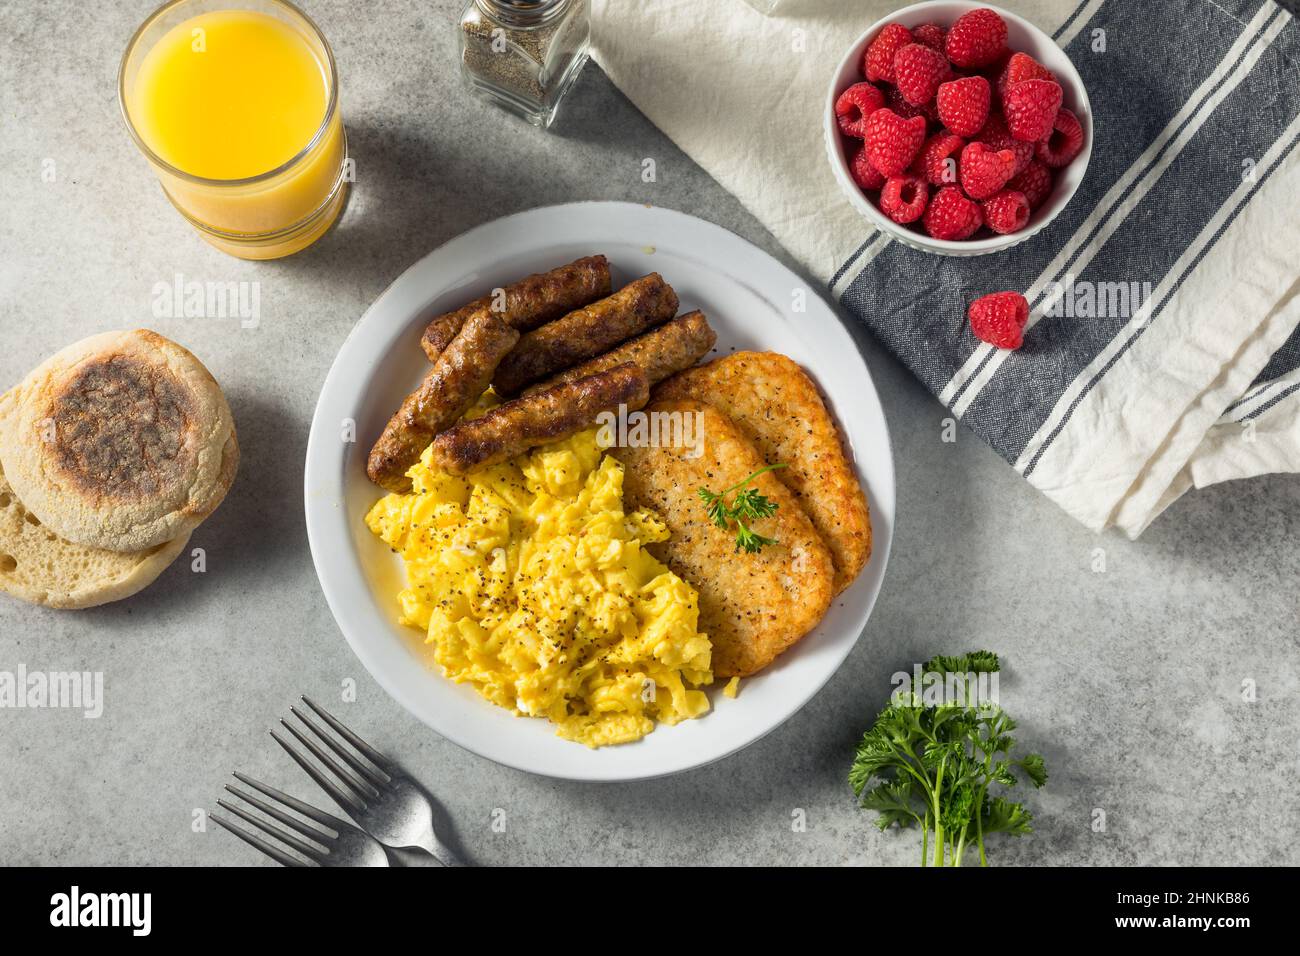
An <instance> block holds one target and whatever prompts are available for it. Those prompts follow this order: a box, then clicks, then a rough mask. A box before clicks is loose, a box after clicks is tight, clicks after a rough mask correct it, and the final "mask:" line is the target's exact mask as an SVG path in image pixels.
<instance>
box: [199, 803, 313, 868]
mask: <svg viewBox="0 0 1300 956" xmlns="http://www.w3.org/2000/svg"><path fill="white" fill-rule="evenodd" d="M208 819H209V820H211V821H212V822H213V823H215V824H217V825H218V826H220V827H221V828H222V829H225V830H228V831H229V832H231V833H233V834H234V835H235V836H237V837H239V839H241V840H243V841H244V842H245V843H247V844H248V845H249V846H251V847H253V848H254V849H256V850H261V851H262V852H263V853H265V854H266V855H267V856H269V857H270V858H271V859H273V860H275V862H276V863H279V864H280V865H281V866H306V865H307V864H306V863H304V862H303V861H302V860H299V859H295V858H294V857H291V856H290V855H289V854H287V853H285V852H284V851H283V850H281V849H280V848H279V847H275V846H272V845H271V844H269V843H267V842H266V841H265V840H263V839H262V838H261V837H260V836H258V835H257V834H256V833H249V832H248V831H247V830H245V829H244V828H243V827H241V826H236V825H235V824H233V823H229V822H227V821H225V820H223V819H221V817H219V816H217V815H216V814H215V813H209V814H208Z"/></svg>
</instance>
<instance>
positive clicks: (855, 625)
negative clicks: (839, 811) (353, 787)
mask: <svg viewBox="0 0 1300 956" xmlns="http://www.w3.org/2000/svg"><path fill="white" fill-rule="evenodd" d="M596 252H601V253H605V254H606V255H608V256H609V260H610V263H611V266H612V268H613V271H614V281H615V283H616V285H622V284H623V283H625V282H627V281H628V280H630V279H632V278H634V277H636V276H639V275H644V274H645V273H647V272H652V271H658V272H661V273H662V274H663V276H664V278H665V279H666V280H668V281H669V282H670V283H672V285H673V287H674V288H675V289H676V290H677V294H678V296H679V297H680V298H681V310H682V311H683V312H686V311H689V310H691V309H697V308H698V309H701V310H703V311H704V313H705V315H707V316H708V317H709V323H710V324H711V325H712V326H713V328H714V330H715V331H716V332H717V333H718V343H717V354H720V355H725V354H727V353H728V352H729V351H731V350H733V349H773V350H776V351H780V352H784V353H785V354H787V355H789V356H790V357H791V358H793V359H794V360H795V361H796V362H798V363H799V364H800V365H802V366H803V367H804V368H805V369H807V370H808V372H809V373H810V374H811V375H812V377H813V378H814V379H815V380H816V381H817V384H818V385H819V386H820V387H821V389H822V391H823V393H824V394H825V396H826V398H827V401H828V404H829V406H830V409H831V412H832V414H834V415H835V416H836V418H837V419H838V420H839V423H840V425H841V428H842V429H843V432H844V436H845V438H846V439H847V441H848V444H849V446H850V448H851V450H852V453H853V457H854V461H855V463H856V465H857V468H858V472H859V474H860V476H861V480H862V484H863V487H864V488H865V489H866V492H867V497H868V501H869V504H870V506H871V524H872V538H873V549H872V555H871V560H870V561H869V562H868V564H867V566H866V568H864V569H863V571H862V573H861V574H860V575H859V576H858V579H857V580H856V581H854V582H853V584H852V585H851V586H850V587H849V588H848V589H847V590H845V591H844V593H842V594H840V595H839V596H838V597H836V598H835V601H834V603H833V604H832V606H831V609H830V611H829V612H828V613H827V614H826V616H825V617H824V618H823V619H822V621H821V622H820V623H819V624H818V625H817V627H816V628H815V629H814V630H813V631H812V632H811V633H810V634H808V635H807V636H806V637H804V638H803V639H802V640H801V641H800V642H799V643H798V644H797V645H796V646H795V647H792V648H791V649H790V650H789V651H787V652H786V653H785V654H782V655H781V657H780V659H779V660H777V661H776V662H775V663H773V664H772V665H771V666H770V667H768V668H765V669H764V670H763V672H762V673H760V674H756V675H754V676H753V677H751V678H746V679H745V680H743V681H741V687H740V694H739V696H738V697H736V698H735V699H734V700H730V699H727V698H724V697H723V696H722V695H721V693H719V692H718V689H719V688H720V686H721V682H719V683H718V684H715V685H714V689H712V690H711V691H710V696H711V698H712V700H713V711H712V712H711V713H709V714H706V715H705V716H703V717H701V718H699V719H697V720H687V721H683V722H682V723H680V724H678V725H677V726H675V727H659V728H658V729H657V730H655V731H654V733H652V734H650V735H649V736H648V737H646V738H645V739H644V740H639V741H637V742H636V743H632V744H624V745H622V746H619V747H607V748H602V749H600V750H588V749H587V748H586V747H583V746H581V745H580V744H575V743H572V742H570V741H567V740H561V739H560V738H559V737H557V736H555V728H554V726H552V725H551V724H549V723H548V722H547V721H545V720H539V719H530V718H526V717H514V716H512V715H511V713H510V712H509V711H506V710H503V709H502V708H500V707H496V706H494V705H493V704H490V703H488V702H487V701H486V700H484V699H483V698H482V697H480V696H479V695H478V694H476V693H475V692H474V691H473V690H472V689H471V688H470V687H469V686H468V685H464V684H453V683H452V682H451V681H449V680H447V679H446V678H445V677H443V676H442V674H441V673H440V672H439V671H438V670H437V668H436V667H435V666H434V665H433V664H432V663H431V662H430V660H429V654H428V652H427V649H426V648H425V647H424V646H423V645H422V643H421V638H422V637H423V635H421V634H420V633H419V632H418V631H415V630H413V629H411V628H403V627H399V626H398V624H397V603H396V594H397V592H398V590H399V589H400V588H401V587H403V582H404V580H405V575H404V572H403V569H402V566H401V561H400V560H399V559H398V558H397V556H396V555H394V554H392V553H391V552H390V551H389V549H388V548H387V547H386V546H385V545H384V544H383V543H382V542H381V541H380V540H379V539H378V538H376V537H375V536H374V535H373V534H371V533H370V532H369V531H368V530H367V529H366V527H365V524H364V522H363V518H364V516H365V514H366V512H367V511H368V510H369V508H370V506H371V505H372V504H373V503H374V502H375V501H376V500H377V499H378V498H379V497H381V495H382V492H381V491H380V490H379V489H378V488H376V487H375V486H374V485H372V484H370V482H369V481H368V480H367V479H366V474H365V461H366V453H367V451H368V449H369V444H368V443H369V442H370V441H373V440H374V437H375V436H376V435H378V433H379V431H380V430H381V429H382V428H383V426H384V423H385V422H386V421H387V420H388V416H389V415H391V414H392V411H393V409H394V408H396V407H397V406H398V404H400V402H401V400H402V398H403V396H404V395H405V394H406V393H407V392H408V391H410V390H411V389H412V388H413V387H414V386H415V385H416V384H417V383H418V382H419V381H420V379H421V377H422V376H424V375H425V374H426V373H427V371H428V368H429V365H428V362H427V360H426V359H425V358H424V353H423V352H421V351H420V346H419V340H420V333H421V332H422V331H423V328H424V321H422V319H421V316H428V315H429V314H431V313H436V312H441V311H446V310H447V309H450V308H456V307H457V306H459V305H462V304H463V303H465V302H467V301H469V300H471V299H474V298H476V297H477V296H479V295H481V294H483V292H485V291H486V290H488V289H492V288H495V287H497V286H499V285H504V284H506V283H508V282H512V281H514V280H515V279H518V278H519V277H520V276H524V275H527V274H529V273H532V272H539V271H542V270H544V269H551V268H554V267H555V266H557V265H559V264H560V263H563V262H569V261H571V260H573V259H576V258H577V257H578V256H583V255H590V254H592V253H596ZM801 292H802V293H806V295H801V294H799V293H801ZM354 431H355V438H354V437H353V432H354ZM305 492H306V512H307V533H308V536H309V538H310V541H311V552H312V558H313V560H314V561H315V563H316V573H317V575H318V576H319V578H320V583H321V589H322V590H323V591H324V592H325V598H326V600H327V601H328V602H329V606H330V610H331V611H332V612H333V614H334V618H335V620H336V621H337V622H338V625H339V629H340V630H341V631H342V632H343V634H344V636H345V637H346V638H347V640H348V642H349V643H350V644H351V645H352V649H353V650H354V651H355V652H356V655H357V657H358V658H360V660H361V662H362V664H364V665H365V667H366V669H367V670H368V671H369V672H370V673H371V674H372V675H373V676H374V678H375V680H376V681H378V682H379V684H380V686H382V687H383V688H384V689H385V690H386V691H388V693H389V694H390V695H392V697H393V698H394V699H395V700H397V701H398V702H399V703H400V704H402V706H404V707H405V708H406V709H407V710H409V711H410V712H411V713H412V714H414V715H415V716H416V717H418V718H419V719H420V720H422V721H424V722H425V723H426V724H428V726H429V727H431V728H432V729H433V730H434V731H436V732H438V733H439V734H441V735H442V736H443V737H446V738H447V739H449V740H452V741H454V742H455V743H457V744H460V745H461V746H462V747H464V748H466V749H467V750H471V751H473V752H475V753H477V754H481V755H482V756H485V757H488V758H490V759H492V760H495V761H497V762H498V763H502V764H505V765H507V766H510V767H516V768H518V769H520V770H526V771H529V772H531V773H538V774H545V775H547V776H552V777H564V778H569V779H575V780H635V779H641V778H646V777H655V776H660V775H663V774H667V773H674V772H676V771H679V770H686V769H688V768H690V767H697V766H700V765H701V764H705V763H709V762H710V761H713V760H717V759H719V758H721V757H724V756H726V755H727V754H729V753H733V752H734V751H736V750H739V749H740V748H741V747H744V746H747V745H748V744H751V743H753V742H754V741H755V740H757V739H759V738H760V737H762V736H763V735H764V734H766V733H767V732H768V731H770V730H772V729H773V728H775V727H777V726H779V725H780V724H781V723H782V722H783V721H785V720H786V719H787V718H788V717H789V716H790V715H791V714H793V713H794V712H795V711H797V710H798V709H799V708H800V707H802V706H803V705H804V704H805V703H806V702H807V701H808V700H809V699H810V698H811V697H812V696H813V695H814V694H815V693H817V691H818V690H819V689H820V688H821V687H822V685H823V684H825V683H826V681H827V680H829V679H830V676H831V675H832V674H833V673H835V670H836V668H838V667H839V666H840V664H841V663H842V662H843V661H844V658H845V657H846V656H847V655H848V653H849V651H850V650H852V649H853V646H854V644H856V643H857V641H858V638H859V637H860V636H861V635H862V633H863V630H864V628H866V625H867V617H868V615H870V613H871V608H872V605H873V604H874V603H875V600H876V595H877V594H878V593H879V592H880V585H881V581H882V580H883V578H884V574H885V563H886V561H888V559H889V542H890V536H891V531H892V529H893V524H894V463H893V458H892V457H891V454H890V447H889V432H888V429H887V428H886V425H885V416H884V411H883V410H882V409H881V406H880V400H879V399H878V398H877V397H876V390H875V388H874V387H873V386H872V384H871V375H870V373H869V372H868V371H867V367H866V364H865V363H864V362H863V359H862V355H861V353H860V352H859V351H858V349H857V348H856V347H855V346H854V343H853V339H852V338H851V337H850V336H849V332H848V330H847V329H846V328H845V327H844V325H843V324H842V323H841V322H840V320H839V319H838V318H837V317H836V315H835V313H834V312H833V311H832V310H831V308H830V306H828V305H827V304H826V303H825V302H824V301H822V300H821V299H820V298H819V297H818V296H817V295H816V293H815V292H813V291H812V290H808V289H806V288H805V286H804V283H803V281H802V280H801V279H799V277H798V276H796V275H795V274H794V273H793V272H791V271H790V270H789V269H786V268H785V267H784V266H782V265H781V264H780V263H778V262H777V261H776V260H775V259H773V258H772V257H771V256H769V255H768V254H767V253H765V252H763V251H762V250H760V249H758V248H757V247H755V246H752V245H750V244H749V243H748V242H745V241H744V240H743V239H741V238H740V237H739V236H736V235H734V234H733V233H730V232H727V231H726V230H725V229H723V228H722V227H720V226H715V225H713V224H711V223H707V222H704V221H703V220H701V219H696V218H695V217H694V216H688V215H686V214H684V213H680V212H674V211H672V210H670V209H660V208H656V207H651V206H646V205H643V204H641V203H614V202H600V203H596V202H591V203H571V204H569V205H564V206H547V207H544V208H541V209H532V210H529V211H527V212H522V213H518V214H516V215H513V216H508V217H506V218H504V219H498V220H496V221H494V222H490V223H486V224H485V225H482V226H479V227H478V228H476V229H472V230H470V231H469V232H467V233H465V234H464V235H461V236H458V237H457V238H455V239H453V240H451V241H450V242H448V243H447V244H446V245H444V246H442V247H441V248H439V249H436V250H434V251H433V252H431V253H429V255H427V256H425V257H424V258H423V259H421V260H420V261H419V262H417V263H416V264H415V265H413V266H411V268H410V269H408V270H407V271H406V272H405V273H404V274H403V275H402V276H400V277H399V278H398V279H397V280H396V281H395V282H394V283H393V284H392V285H391V286H389V288H388V290H387V291H386V292H384V294H383V295H381V296H380V297H379V298H378V299H376V300H375V302H374V304H373V305H372V306H371V307H370V309H369V310H367V312H366V314H365V315H364V316H363V317H362V318H361V320H360V321H359V322H358V323H357V325H356V327H355V328H354V329H353V330H352V334H351V335H349V336H348V339H347V341H346V342H344V343H343V347H342V348H341V349H340V350H339V354H338V356H337V358H336V359H335V360H334V365H333V367H332V368H331V369H330V372H329V375H328V377H327V378H326V379H325V385H324V387H323V388H322V389H321V395H320V401H319V403H318V404H317V406H316V415H315V417H314V418H313V420H312V427H311V437H310V440H309V441H308V444H307V467H306V480H305ZM876 636H877V638H878V639H880V640H884V641H887V640H888V639H889V638H888V635H876ZM800 743H802V742H793V745H796V746H797V745H799V744H800Z"/></svg>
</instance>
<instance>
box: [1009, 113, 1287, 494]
mask: <svg viewBox="0 0 1300 956" xmlns="http://www.w3.org/2000/svg"><path fill="white" fill-rule="evenodd" d="M1298 142H1300V136H1296V137H1293V138H1292V139H1291V142H1290V143H1289V144H1288V145H1287V147H1286V149H1285V150H1284V152H1283V154H1282V155H1281V156H1280V157H1279V158H1278V160H1277V162H1276V163H1274V164H1273V165H1272V166H1270V167H1269V168H1268V169H1267V170H1265V171H1264V172H1263V173H1261V174H1260V177H1259V181H1258V182H1256V183H1255V186H1254V188H1252V189H1251V190H1250V192H1249V193H1247V194H1246V196H1245V197H1244V198H1243V199H1242V201H1241V203H1240V204H1239V205H1238V206H1237V207H1236V208H1235V209H1234V210H1233V212H1232V214H1231V215H1230V216H1229V217H1228V219H1227V220H1226V221H1225V222H1224V223H1223V225H1222V226H1221V227H1220V228H1219V229H1218V231H1217V232H1216V233H1215V234H1214V237H1213V239H1212V240H1211V241H1210V243H1209V244H1208V245H1207V246H1206V247H1205V248H1204V249H1203V250H1201V253H1200V254H1199V255H1198V256H1197V257H1196V259H1195V261H1193V262H1192V263H1191V264H1190V265H1189V266H1188V267H1187V268H1186V269H1185V270H1184V271H1183V272H1182V273H1181V274H1180V275H1179V277H1178V281H1177V282H1176V283H1175V285H1174V287H1173V288H1172V289H1171V290H1170V292H1169V295H1168V296H1166V297H1165V299H1163V300H1162V301H1161V302H1160V303H1159V305H1157V306H1156V308H1155V309H1154V310H1153V315H1152V317H1151V320H1150V321H1149V322H1147V323H1146V324H1145V325H1143V326H1141V327H1139V328H1138V329H1136V330H1135V331H1134V332H1132V333H1131V334H1130V336H1129V338H1128V340H1127V341H1126V342H1125V343H1124V345H1123V347H1122V348H1120V350H1119V351H1118V352H1116V353H1115V355H1114V356H1113V357H1112V358H1111V359H1110V361H1108V362H1107V363H1106V365H1105V367H1104V368H1102V369H1101V370H1100V371H1099V372H1098V373H1097V374H1096V375H1094V376H1093V377H1092V378H1091V379H1090V380H1089V381H1088V383H1087V385H1085V386H1084V388H1083V390H1082V391H1081V392H1079V394H1078V395H1077V396H1076V397H1075V398H1074V400H1073V401H1071V402H1070V407H1069V408H1068V409H1067V410H1066V413H1065V415H1064V416H1063V417H1062V418H1061V421H1060V422H1059V423H1057V425H1056V427H1055V428H1053V429H1052V432H1051V434H1049V435H1048V436H1047V439H1046V441H1044V442H1043V444H1042V445H1041V446H1040V447H1039V449H1038V451H1036V452H1035V453H1034V457H1033V458H1032V459H1031V460H1030V462H1029V464H1028V465H1027V466H1026V467H1025V471H1024V474H1025V477H1026V478H1027V477H1029V475H1031V474H1032V473H1033V471H1034V469H1035V468H1036V467H1038V462H1039V461H1040V460H1042V457H1043V454H1044V453H1045V452H1046V451H1047V449H1048V448H1050V447H1051V445H1052V442H1053V441H1055V440H1056V436H1058V435H1059V434H1061V431H1062V430H1063V429H1064V428H1065V426H1066V425H1067V424H1068V423H1069V421H1070V416H1071V415H1073V414H1074V410H1075V409H1076V408H1078V407H1079V404H1080V403H1081V402H1082V401H1083V400H1084V398H1085V397H1087V395H1088V393H1089V392H1090V391H1091V390H1092V389H1093V388H1094V387H1096V385H1097V383H1098V382H1100V381H1101V380H1102V378H1104V377H1105V375H1106V373H1107V372H1109V371H1110V370H1111V369H1112V368H1113V367H1114V366H1115V363H1116V362H1118V361H1119V360H1120V358H1121V357H1123V355H1124V353H1125V352H1127V351H1128V350H1129V349H1130V348H1131V347H1132V345H1133V343H1134V342H1136V341H1137V340H1138V338H1139V337H1141V335H1142V333H1143V332H1144V331H1145V330H1146V329H1147V328H1148V327H1149V326H1150V324H1151V322H1154V321H1155V319H1156V318H1158V317H1159V315H1160V313H1161V312H1163V311H1164V307H1165V305H1166V304H1167V302H1168V301H1169V298H1171V297H1172V296H1173V295H1174V294H1175V293H1176V292H1177V291H1178V289H1179V287H1180V286H1181V285H1182V284H1183V280H1184V279H1186V278H1187V276H1188V275H1190V274H1191V272H1192V271H1193V270H1194V269H1195V268H1196V267H1197V266H1198V265H1200V262H1201V260H1202V259H1203V258H1204V257H1205V255H1206V254H1207V253H1208V252H1209V251H1210V250H1211V249H1213V248H1214V243H1215V242H1217V241H1218V240H1219V238H1220V237H1222V235H1223V233H1224V231H1225V230H1226V229H1227V228H1228V227H1229V226H1231V225H1232V223H1233V221H1234V220H1235V219H1236V218H1237V214H1238V213H1240V212H1241V210H1242V209H1244V208H1245V207H1246V206H1247V205H1248V204H1249V203H1250V201H1251V200H1252V199H1254V198H1255V194H1256V193H1258V192H1259V190H1260V188H1261V187H1262V186H1263V185H1264V183H1265V182H1267V181H1268V178H1269V176H1271V175H1272V174H1273V172H1274V171H1275V170H1277V169H1278V168H1279V167H1280V166H1281V165H1282V164H1283V163H1284V162H1286V159H1287V157H1288V156H1289V155H1290V154H1291V151H1292V150H1294V149H1295V146H1296V143H1298ZM1272 404H1273V402H1270V403H1269V405H1266V406H1264V407H1265V408H1267V407H1269V406H1271V405H1272ZM1261 411H1263V408H1261V409H1258V410H1257V411H1256V412H1255V414H1256V415H1258V414H1259V412H1261ZM1252 417H1253V416H1252Z"/></svg>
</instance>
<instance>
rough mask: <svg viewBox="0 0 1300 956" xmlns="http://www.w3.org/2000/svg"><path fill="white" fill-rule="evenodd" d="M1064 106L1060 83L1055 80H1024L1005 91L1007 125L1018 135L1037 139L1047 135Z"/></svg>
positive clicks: (1027, 139)
mask: <svg viewBox="0 0 1300 956" xmlns="http://www.w3.org/2000/svg"><path fill="white" fill-rule="evenodd" d="M1060 109H1061V84H1060V83H1057V82H1055V81H1053V80H1021V81H1020V82H1019V83H1012V84H1011V85H1010V86H1008V87H1007V91H1006V92H1005V93H1004V94H1002V112H1003V114H1005V115H1006V118H1007V129H1009V130H1010V131H1011V135H1012V136H1014V137H1015V138H1016V139H1019V140H1024V141H1026V142H1031V143H1037V142H1038V141H1039V140H1040V139H1046V138H1047V136H1048V134H1050V133H1051V132H1052V126H1053V125H1054V124H1055V123H1056V114H1057V113H1058V112H1060Z"/></svg>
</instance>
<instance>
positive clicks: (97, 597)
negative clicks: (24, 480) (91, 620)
mask: <svg viewBox="0 0 1300 956" xmlns="http://www.w3.org/2000/svg"><path fill="white" fill-rule="evenodd" d="M189 540H190V536H189V532H186V533H185V534H182V535H181V536H180V537H178V538H173V539H172V540H171V541H167V542H164V543H163V544H160V545H157V546H155V547H153V548H150V549H149V550H147V551H135V552H125V551H106V550H104V549H103V548H87V547H84V546H82V545H79V544H72V543H71V542H70V541H64V540H63V539H62V538H60V537H59V536H58V535H56V534H55V533H54V532H53V531H51V530H50V529H49V528H46V527H45V526H44V525H42V524H41V522H40V519H39V518H37V517H36V516H35V515H33V514H32V513H31V512H30V511H28V510H27V509H26V508H25V507H23V503H22V502H21V501H19V500H18V498H17V496H16V495H15V494H14V492H13V488H12V487H10V485H9V483H8V482H7V481H6V480H5V478H4V475H3V474H0V591H3V592H5V593H6V594H11V595H13V596H14V597H16V598H19V599H21V600H23V601H27V602H29V603H31V604H43V605H45V606H46V607H53V608H69V609H70V608H86V607H95V606H96V605H99V604H108V603H109V602H110V601H120V600H122V599H123V598H128V597H130V596H131V595H132V594H135V593H136V592H137V591H139V590H141V589H143V588H145V587H147V586H148V585H150V584H152V583H153V582H154V579H155V578H157V577H158V575H160V574H162V572H163V571H164V570H165V569H166V567H167V566H168V565H169V564H171V563H172V561H174V560H175V559H176V557H177V556H178V555H179V554H180V553H181V552H182V551H184V550H185V545H186V544H187V543H188V542H189Z"/></svg>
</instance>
